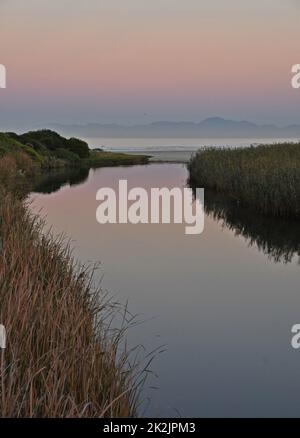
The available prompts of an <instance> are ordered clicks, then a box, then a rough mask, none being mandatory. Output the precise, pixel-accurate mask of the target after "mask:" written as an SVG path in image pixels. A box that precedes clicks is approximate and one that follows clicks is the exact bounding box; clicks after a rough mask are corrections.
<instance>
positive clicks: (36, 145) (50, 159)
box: [0, 130, 150, 173]
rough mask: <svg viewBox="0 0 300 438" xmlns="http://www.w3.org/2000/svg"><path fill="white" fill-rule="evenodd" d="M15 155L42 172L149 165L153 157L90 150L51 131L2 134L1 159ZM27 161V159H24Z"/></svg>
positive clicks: (71, 139)
mask: <svg viewBox="0 0 300 438" xmlns="http://www.w3.org/2000/svg"><path fill="white" fill-rule="evenodd" d="M7 155H9V156H11V157H13V158H14V159H15V160H17V161H19V162H20V161H21V159H22V157H24V156H25V157H26V158H25V159H26V160H27V161H29V160H30V161H31V163H30V164H31V166H34V167H35V173H36V172H37V170H40V171H41V172H45V171H51V170H57V169H67V168H91V167H94V168H95V167H104V166H126V165H135V164H147V163H148V161H149V158H150V157H149V156H147V155H143V154H139V155H133V154H129V153H114V152H107V151H103V150H101V149H90V147H89V145H88V144H87V143H86V142H85V141H83V140H80V139H77V138H69V139H67V138H65V137H62V136H61V135H59V134H58V133H56V132H54V131H50V130H40V131H31V132H27V133H24V134H20V135H18V134H15V133H13V132H8V133H0V157H4V156H7ZM23 161H24V160H23Z"/></svg>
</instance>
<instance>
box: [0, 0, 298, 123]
mask: <svg viewBox="0 0 300 438" xmlns="http://www.w3.org/2000/svg"><path fill="white" fill-rule="evenodd" d="M298 4H299V2H298V1H293V0H289V1H284V2H283V1H280V0H251V1H250V0H247V1H243V2H241V1H239V0H226V1H225V0H221V1H220V0H209V1H208V0H207V1H201V2H199V1H198V0H187V1H184V2H183V1H181V0H160V1H157V0H156V1H152V2H141V1H140V0H109V1H108V0H107V1H104V0H103V1H98V0H97V1H96V0H90V1H88V2H81V1H74V0H61V1H59V2H58V1H57V2H47V1H45V0H42V1H41V0H27V1H26V2H19V1H17V0H9V1H3V0H2V1H0V32H1V33H0V53H1V60H0V61H1V63H4V64H6V65H7V68H8V72H9V83H8V85H9V88H8V90H6V91H5V92H2V93H1V96H0V98H1V100H0V110H1V122H2V124H8V123H9V122H11V123H13V122H14V123H15V124H22V125H25V126H26V124H28V123H30V124H34V123H39V122H41V123H42V122H52V121H64V122H87V121H104V122H105V121H122V122H129V123H134V122H150V121H152V120H156V119H166V118H167V119H174V120H179V119H180V120H187V119H189V120H199V119H201V118H204V117H206V116H209V115H222V116H225V117H232V118H247V119H252V120H254V121H258V122H259V121H263V122H265V121H275V122H282V123H283V122H285V123H287V122H293V121H298V122H299V119H298V113H299V102H300V96H299V94H298V93H297V92H296V91H295V90H292V89H291V87H290V69H291V65H292V64H295V63H298V62H300V60H299V59H297V56H299V55H298V54H299V47H298V42H299V37H300V30H299V13H300V8H299V7H298Z"/></svg>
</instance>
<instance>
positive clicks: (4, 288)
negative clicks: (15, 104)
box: [0, 137, 138, 418]
mask: <svg viewBox="0 0 300 438" xmlns="http://www.w3.org/2000/svg"><path fill="white" fill-rule="evenodd" d="M2 140H3V137H2ZM2 144H3V143H2ZM14 146H15V148H13V149H12V148H11V145H6V147H7V151H6V152H5V153H4V156H3V157H2V158H0V242H1V254H0V257H1V263H0V302H1V306H0V323H1V324H3V325H4V326H5V327H6V330H7V348H6V350H5V351H4V352H3V355H2V363H1V367H0V383H1V384H0V413H1V414H0V415H1V416H2V417H42V418H45V417H60V418H61V417H107V418H115V417H131V416H135V415H137V412H136V404H135V403H136V398H137V390H138V388H137V387H136V369H134V368H132V367H131V368H129V365H128V357H127V353H126V351H124V350H123V348H124V346H122V349H121V347H120V343H121V342H122V336H123V329H120V330H114V331H111V330H110V323H111V318H112V315H114V314H117V312H118V309H117V306H116V305H115V304H112V303H111V302H109V301H107V300H105V298H104V296H103V294H102V291H101V290H100V289H97V288H95V287H93V281H92V271H93V270H92V269H89V268H85V267H82V266H79V265H78V263H76V261H75V260H74V259H73V257H72V251H71V249H70V247H69V245H68V244H67V243H66V242H65V241H64V240H63V239H60V238H54V237H53V236H51V235H50V234H48V235H46V236H45V235H44V234H43V232H42V229H43V224H42V222H41V221H40V220H39V219H38V218H37V217H36V216H34V215H32V214H31V213H30V212H29V209H28V208H27V206H26V203H25V202H24V195H25V194H26V193H27V192H28V191H29V190H30V189H31V187H32V184H33V182H34V181H35V180H36V177H37V175H38V174H39V173H40V172H42V171H43V169H44V168H43V166H42V164H43V161H41V160H37V159H33V158H31V157H30V156H29V155H30V154H28V153H27V152H26V151H19V150H18V147H19V146H18V145H16V144H15V145H14ZM2 149H3V148H2ZM118 159H120V160H122V159H123V157H121V158H118Z"/></svg>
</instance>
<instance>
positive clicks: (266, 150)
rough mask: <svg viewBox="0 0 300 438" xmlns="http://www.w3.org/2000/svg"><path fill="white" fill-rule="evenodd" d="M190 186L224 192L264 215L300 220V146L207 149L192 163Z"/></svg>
mask: <svg viewBox="0 0 300 438" xmlns="http://www.w3.org/2000/svg"><path fill="white" fill-rule="evenodd" d="M189 173H190V184H191V185H192V186H197V187H204V188H208V189H212V190H215V191H217V192H221V193H224V194H226V195H228V196H229V197H231V198H233V199H235V200H237V201H238V202H241V203H242V204H244V205H246V206H248V207H251V208H253V209H256V210H258V211H259V212H260V213H262V214H266V215H273V216H280V217H286V218H289V217H294V218H299V217H300V143H298V144H296V143H283V144H274V145H260V146H257V147H253V146H252V147H248V148H237V149H229V148H219V149H218V148H206V149H203V150H200V151H199V152H197V154H196V155H195V156H194V157H192V159H191V161H190V163H189Z"/></svg>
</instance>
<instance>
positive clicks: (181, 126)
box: [52, 117, 300, 139]
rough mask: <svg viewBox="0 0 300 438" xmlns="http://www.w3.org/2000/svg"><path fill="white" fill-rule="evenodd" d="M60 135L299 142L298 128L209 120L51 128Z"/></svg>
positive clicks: (95, 124)
mask: <svg viewBox="0 0 300 438" xmlns="http://www.w3.org/2000/svg"><path fill="white" fill-rule="evenodd" d="M52 127H53V129H55V130H58V131H59V132H60V133H61V134H63V135H68V136H78V137H85V138H87V137H102V138H299V139H300V125H288V126H284V127H279V126H276V125H272V124H270V125H257V124H255V123H251V122H247V121H234V120H226V119H223V118H221V117H210V118H208V119H205V120H203V121H202V122H199V123H194V122H163V121H162V122H153V123H150V124H145V125H132V126H125V125H118V124H98V123H88V124H86V125H60V124H54V125H52Z"/></svg>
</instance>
